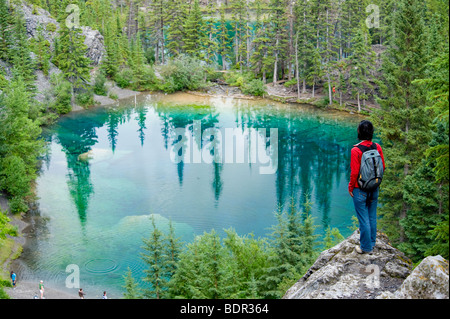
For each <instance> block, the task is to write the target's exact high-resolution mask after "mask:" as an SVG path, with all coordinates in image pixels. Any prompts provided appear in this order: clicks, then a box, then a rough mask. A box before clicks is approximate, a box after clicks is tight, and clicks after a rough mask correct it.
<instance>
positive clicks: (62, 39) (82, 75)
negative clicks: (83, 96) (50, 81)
mask: <svg viewBox="0 0 450 319" xmlns="http://www.w3.org/2000/svg"><path fill="white" fill-rule="evenodd" d="M84 40H85V39H84V36H83V35H82V34H81V29H80V28H77V27H75V26H74V27H72V28H68V27H67V25H66V24H65V23H62V24H61V25H60V30H59V39H58V47H59V49H58V52H57V55H56V57H55V59H54V62H55V64H56V66H58V67H59V68H60V69H61V71H62V72H63V73H64V76H65V77H66V79H67V80H69V82H70V83H71V84H72V96H73V97H74V96H75V95H74V93H75V92H77V91H80V90H81V89H83V88H86V84H87V82H88V81H89V80H90V70H91V67H90V64H91V63H92V61H91V60H90V59H89V58H88V57H86V56H85V54H86V50H87V47H86V45H85V44H84Z"/></svg>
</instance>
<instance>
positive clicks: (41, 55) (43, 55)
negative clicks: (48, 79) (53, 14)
mask: <svg viewBox="0 0 450 319" xmlns="http://www.w3.org/2000/svg"><path fill="white" fill-rule="evenodd" d="M33 51H34V53H35V54H36V57H37V65H36V66H37V68H38V69H40V70H42V72H43V73H44V75H46V76H48V72H49V69H50V59H51V54H50V43H49V42H48V41H47V40H45V38H44V35H43V33H42V27H39V28H38V35H37V37H36V40H35V41H34V49H33Z"/></svg>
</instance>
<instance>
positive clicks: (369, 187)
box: [357, 143, 384, 193]
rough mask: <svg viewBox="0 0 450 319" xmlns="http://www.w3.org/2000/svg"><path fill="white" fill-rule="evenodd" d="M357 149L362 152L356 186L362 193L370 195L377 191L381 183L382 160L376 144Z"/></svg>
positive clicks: (360, 146) (359, 146) (361, 146)
mask: <svg viewBox="0 0 450 319" xmlns="http://www.w3.org/2000/svg"><path fill="white" fill-rule="evenodd" d="M357 147H358V148H359V149H360V150H361V152H362V156H361V168H360V169H359V176H358V186H359V188H360V189H361V190H362V191H364V192H367V193H372V192H374V191H376V190H377V189H378V187H379V186H380V184H381V182H382V181H383V174H384V169H383V160H382V158H381V155H380V153H379V152H378V149H377V144H376V143H372V145H371V146H370V147H367V146H364V145H358V146H357Z"/></svg>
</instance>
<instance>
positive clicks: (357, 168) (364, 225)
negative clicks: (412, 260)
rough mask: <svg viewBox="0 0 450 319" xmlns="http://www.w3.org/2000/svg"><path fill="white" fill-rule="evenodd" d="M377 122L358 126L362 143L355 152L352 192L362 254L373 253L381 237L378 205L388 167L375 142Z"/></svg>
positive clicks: (357, 248)
mask: <svg viewBox="0 0 450 319" xmlns="http://www.w3.org/2000/svg"><path fill="white" fill-rule="evenodd" d="M373 132H374V128H373V124H372V123H371V122H370V121H367V120H364V121H361V123H359V126H358V139H359V140H360V141H361V142H360V143H359V144H356V145H354V147H353V148H352V151H351V161H350V167H351V173H350V182H349V184H348V191H349V193H350V196H352V198H353V204H354V205H355V211H356V216H357V217H358V222H359V231H360V246H357V247H356V252H357V253H359V254H364V253H371V252H372V250H373V247H375V242H376V236H377V204H378V194H379V186H380V184H381V181H382V179H383V173H384V170H385V163H384V156H383V150H382V148H381V146H380V145H378V144H377V143H373V142H372V138H373Z"/></svg>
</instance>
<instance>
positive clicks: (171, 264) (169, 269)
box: [165, 221, 181, 278]
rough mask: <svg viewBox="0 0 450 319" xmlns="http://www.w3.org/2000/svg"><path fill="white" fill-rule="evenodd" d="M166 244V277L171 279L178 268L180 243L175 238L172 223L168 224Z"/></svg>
mask: <svg viewBox="0 0 450 319" xmlns="http://www.w3.org/2000/svg"><path fill="white" fill-rule="evenodd" d="M166 242H167V244H166V246H165V249H166V253H165V255H166V256H167V262H166V273H167V274H166V276H167V277H168V278H172V276H173V275H174V274H175V272H176V270H177V268H178V261H179V260H180V253H181V243H180V240H179V238H177V237H175V229H174V228H173V225H172V221H170V222H169V234H168V235H167V238H166Z"/></svg>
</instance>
